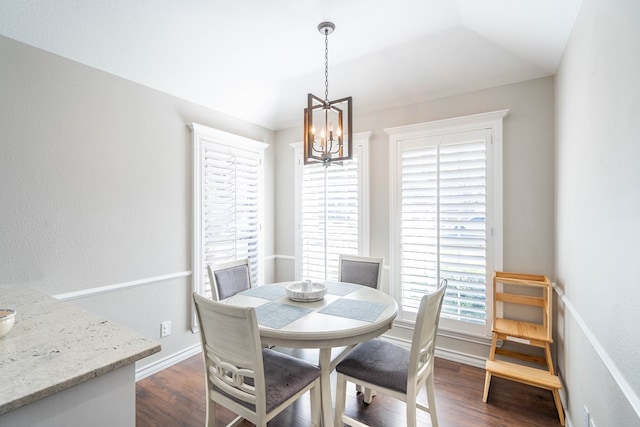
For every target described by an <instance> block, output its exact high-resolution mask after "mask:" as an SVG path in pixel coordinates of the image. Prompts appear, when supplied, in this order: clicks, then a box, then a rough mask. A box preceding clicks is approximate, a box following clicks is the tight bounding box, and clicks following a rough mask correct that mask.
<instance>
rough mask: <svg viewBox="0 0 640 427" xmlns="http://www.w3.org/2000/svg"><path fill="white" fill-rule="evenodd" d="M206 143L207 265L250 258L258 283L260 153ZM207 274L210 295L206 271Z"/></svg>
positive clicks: (205, 212)
mask: <svg viewBox="0 0 640 427" xmlns="http://www.w3.org/2000/svg"><path fill="white" fill-rule="evenodd" d="M203 145H204V146H203V150H204V166H203V173H202V179H203V182H202V192H203V198H202V200H203V213H202V223H203V227H202V229H203V232H204V236H203V250H204V257H203V258H204V266H203V268H204V269H206V266H207V265H211V266H215V265H216V264H220V263H224V262H229V261H233V260H236V259H241V258H249V265H250V266H251V274H252V280H253V282H254V283H257V281H258V280H257V274H258V269H257V265H258V250H257V249H258V234H259V226H260V224H259V217H258V212H259V197H258V196H259V182H258V176H259V174H258V169H259V166H260V156H259V155H258V154H256V153H251V152H247V151H244V150H238V149H234V148H231V147H228V146H225V145H220V144H215V143H212V142H209V141H204V142H203ZM204 277H205V280H206V283H207V288H206V295H210V292H211V288H210V284H209V278H208V275H206V272H205V274H204Z"/></svg>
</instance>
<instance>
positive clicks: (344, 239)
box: [301, 150, 360, 281]
mask: <svg viewBox="0 0 640 427" xmlns="http://www.w3.org/2000/svg"><path fill="white" fill-rule="evenodd" d="M355 151H356V153H357V152H358V151H357V150H355ZM356 153H354V157H353V159H352V160H349V161H344V162H342V165H339V164H332V165H330V166H327V167H325V166H323V165H321V164H312V165H305V166H304V167H303V168H302V189H301V192H302V220H301V241H302V277H303V278H304V279H311V280H315V281H331V280H333V281H335V280H337V278H338V256H339V255H340V254H350V255H358V252H359V247H358V245H359V241H360V239H359V227H360V224H359V208H360V206H359V191H360V189H359V184H358V183H359V175H358V162H359V159H358V155H357V154H356Z"/></svg>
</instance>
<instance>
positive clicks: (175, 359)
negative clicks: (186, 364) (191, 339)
mask: <svg viewBox="0 0 640 427" xmlns="http://www.w3.org/2000/svg"><path fill="white" fill-rule="evenodd" d="M201 351H202V347H200V344H199V343H198V344H194V345H192V346H190V347H187V348H185V349H184V350H181V351H179V352H177V353H174V354H172V355H169V356H167V357H165V358H164V359H160V360H157V361H155V362H153V363H150V364H149V365H146V366H143V367H142V368H140V369H136V382H138V381H140V380H141V379H144V378H147V377H148V376H151V375H153V374H155V373H158V372H160V371H162V370H163V369H166V368H168V367H170V366H173V365H175V364H176V363H180V362H182V361H183V360H186V359H188V358H190V357H192V356H195V355H196V354H198V353H200V352H201Z"/></svg>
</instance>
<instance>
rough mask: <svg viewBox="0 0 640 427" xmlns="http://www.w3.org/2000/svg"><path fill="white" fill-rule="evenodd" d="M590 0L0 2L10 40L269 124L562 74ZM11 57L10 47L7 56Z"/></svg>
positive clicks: (1, 28)
mask: <svg viewBox="0 0 640 427" xmlns="http://www.w3.org/2000/svg"><path fill="white" fill-rule="evenodd" d="M581 4H582V0H394V1H389V0H268V1H267V0H180V1H178V0H94V1H87V0H84V1H78V0H56V1H51V0H2V1H1V2H0V35H3V36H6V37H9V38H12V39H15V40H18V41H20V42H23V43H26V44H29V45H32V46H35V47H38V48H41V49H44V50H47V51H49V52H53V53H55V54H58V55H61V56H63V57H66V58H69V59H71V60H74V61H77V62H80V63H83V64H86V65H89V66H91V67H95V68H98V69H101V70H104V71H106V72H109V73H112V74H114V75H117V76H120V77H123V78H125V79H128V80H132V81H134V82H137V83H140V84H142V85H145V86H148V87H151V88H154V89H158V90H160V91H163V92H167V93H169V94H172V95H175V96H178V97H180V98H184V99H186V100H189V101H192V102H195V103H197V104H201V105H204V106H207V107H210V108H212V109H215V110H218V111H221V112H224V113H227V114H229V115H232V116H235V117H238V118H241V119H244V120H248V121H250V122H253V123H256V124H259V125H262V126H265V127H267V128H270V129H276V130H277V129H283V128H287V127H291V126H297V125H298V126H299V125H300V124H301V121H302V109H303V108H304V105H305V102H306V95H307V93H309V92H311V93H314V94H316V95H318V96H321V97H323V95H324V89H325V87H324V55H325V51H324V50H325V45H324V36H323V35H321V34H320V33H319V32H318V29H317V26H318V24H319V23H320V22H322V21H332V22H334V23H335V25H336V30H335V32H334V33H333V34H331V35H330V36H329V98H331V99H335V98H341V97H344V96H349V95H351V96H353V99H354V110H355V111H356V114H358V113H362V112H369V111H375V110H380V109H382V108H386V107H393V106H401V105H407V104H412V103H417V102H422V101H426V100H429V99H435V98H439V97H444V96H450V95H455V94H459V93H464V92H469V91H473V90H478V89H483V88H488V87H493V86H499V85H503V84H508V83H514V82H518V81H524V80H529V79H533V78H538V77H543V76H548V75H553V74H554V73H555V71H556V68H557V66H558V63H559V61H560V58H561V56H562V53H563V51H564V47H565V45H566V43H567V39H568V37H569V34H570V32H571V29H572V27H573V24H574V22H575V20H576V16H577V14H578V12H579V10H580V6H581ZM0 54H1V52H0Z"/></svg>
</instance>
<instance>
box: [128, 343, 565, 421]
mask: <svg viewBox="0 0 640 427" xmlns="http://www.w3.org/2000/svg"><path fill="white" fill-rule="evenodd" d="M202 363H203V362H202V356H201V355H200V354H198V355H196V356H193V357H191V358H189V359H187V360H185V361H183V362H181V363H179V364H176V365H174V366H172V367H170V368H168V369H165V370H163V371H162V372H159V373H157V374H155V375H152V376H150V377H147V378H145V379H143V380H141V381H139V382H138V383H137V385H136V426H137V427H173V426H180V427H191V426H193V427H202V426H204V423H205V394H204V393H205V392H204V368H203V365H202ZM484 374H485V372H484V370H483V369H478V368H474V367H470V366H467V365H462V364H460V363H455V362H451V361H447V360H443V359H436V365H435V383H436V402H437V410H438V419H439V421H440V425H441V426H443V427H501V426H504V427H507V426H527V427H547V426H554V427H556V426H559V425H560V423H559V421H558V414H557V413H556V409H555V406H554V403H553V398H552V396H551V392H549V391H546V390H542V389H538V388H535V387H530V386H526V385H523V384H518V383H515V382H512V381H507V380H503V379H501V378H493V380H492V382H491V392H490V394H489V401H488V403H484V402H482V392H483V387H484ZM332 380H333V381H335V374H334V375H332ZM333 386H334V388H333V389H334V390H335V383H334V384H333ZM350 386H351V388H349V389H348V390H347V405H346V406H347V409H346V412H347V413H349V414H351V415H352V416H355V418H357V419H360V420H361V421H363V422H365V423H368V424H369V425H371V426H376V427H385V426H388V427H401V426H403V425H405V409H404V408H405V406H404V403H402V402H400V401H398V400H396V399H392V398H389V397H387V396H384V395H378V396H376V397H374V399H373V402H372V403H371V405H365V404H364V403H363V402H362V394H360V395H356V393H355V388H354V387H353V386H352V385H351V384H350ZM422 393H423V395H422V401H425V396H424V390H423V391H422ZM234 417H235V416H234V414H232V413H231V412H229V411H226V410H225V409H223V408H220V407H219V411H218V420H217V422H216V426H224V425H226V424H227V423H228V422H230V421H231V420H232V419H233V418H234ZM309 422H310V416H309V401H308V396H304V397H303V398H302V399H301V400H300V401H298V402H297V403H296V404H295V405H293V406H292V407H291V408H289V409H287V410H285V412H283V413H282V414H280V415H279V416H278V417H276V418H274V419H273V420H272V421H271V422H270V423H269V426H273V427H276V426H282V427H296V426H308V425H309ZM241 425H242V426H251V425H252V424H251V423H248V422H246V421H244V422H243V423H242V424H241ZM418 425H419V426H430V425H431V424H430V421H429V416H428V415H427V414H425V413H423V412H422V411H418Z"/></svg>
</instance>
